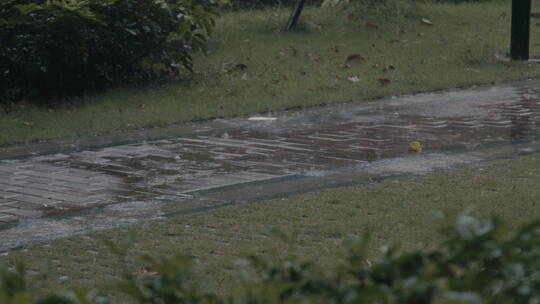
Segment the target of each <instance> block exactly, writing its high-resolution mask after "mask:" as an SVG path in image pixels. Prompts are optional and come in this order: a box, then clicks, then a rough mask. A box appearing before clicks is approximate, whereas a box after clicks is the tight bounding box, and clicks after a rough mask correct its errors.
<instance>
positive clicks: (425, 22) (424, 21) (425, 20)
mask: <svg viewBox="0 0 540 304" xmlns="http://www.w3.org/2000/svg"><path fill="white" fill-rule="evenodd" d="M421 21H422V24H426V25H433V22H431V20H429V19H428V18H422V19H421Z"/></svg>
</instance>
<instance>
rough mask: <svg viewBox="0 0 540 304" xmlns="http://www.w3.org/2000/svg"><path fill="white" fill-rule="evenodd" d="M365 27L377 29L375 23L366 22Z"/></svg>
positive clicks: (377, 25) (377, 26)
mask: <svg viewBox="0 0 540 304" xmlns="http://www.w3.org/2000/svg"><path fill="white" fill-rule="evenodd" d="M366 25H367V26H369V27H374V28H379V24H378V23H375V22H369V21H368V22H366Z"/></svg>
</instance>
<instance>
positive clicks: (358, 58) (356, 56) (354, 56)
mask: <svg viewBox="0 0 540 304" xmlns="http://www.w3.org/2000/svg"><path fill="white" fill-rule="evenodd" d="M364 60H365V58H364V57H362V56H361V55H360V54H350V55H349V56H347V59H346V60H345V63H349V62H351V61H364Z"/></svg>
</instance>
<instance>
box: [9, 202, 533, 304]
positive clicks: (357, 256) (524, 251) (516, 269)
mask: <svg viewBox="0 0 540 304" xmlns="http://www.w3.org/2000/svg"><path fill="white" fill-rule="evenodd" d="M443 232H444V233H445V235H446V236H447V238H446V240H445V241H444V242H442V243H441V244H440V245H439V246H438V247H436V248H433V249H429V250H427V249H426V250H415V251H409V252H404V251H401V250H399V247H398V246H389V247H386V248H383V249H382V256H381V257H380V259H379V260H378V261H374V262H371V261H369V260H368V258H367V248H368V244H369V237H368V236H366V237H363V238H359V239H353V240H349V241H348V243H347V248H348V249H347V253H346V255H345V258H344V259H343V260H342V262H341V263H340V266H338V267H336V268H335V269H333V270H332V271H328V270H323V269H320V268H319V267H318V266H317V263H316V261H312V262H305V261H299V260H298V259H294V258H291V259H288V260H284V261H283V260H277V259H275V258H273V257H272V256H266V255H254V256H251V257H249V258H248V259H246V263H245V264H246V265H247V266H248V267H247V268H246V269H245V271H243V272H242V273H243V274H244V275H245V278H244V279H245V282H244V283H243V284H244V287H245V288H244V289H243V290H244V291H243V292H241V293H239V294H237V295H233V296H229V297H221V296H218V295H216V294H213V293H209V292H201V291H200V290H201V289H200V288H198V287H197V284H196V283H195V282H193V280H192V279H191V278H190V272H189V262H190V261H189V259H188V258H186V257H184V256H173V257H170V258H162V259H154V258H151V257H146V261H147V262H148V265H150V266H148V267H145V268H144V272H143V273H142V274H139V275H134V274H130V273H128V272H126V274H125V276H124V277H125V278H124V279H123V280H122V282H120V283H119V284H118V291H120V292H121V293H123V294H125V295H127V296H129V297H130V298H131V299H132V300H133V301H134V302H136V303H400V304H402V303H415V304H422V303H468V304H473V303H539V302H540V220H537V221H534V222H530V223H528V224H525V225H523V226H521V227H520V228H519V229H516V230H510V229H509V228H508V227H507V226H506V225H505V224H504V223H503V222H501V221H500V220H498V219H497V218H492V219H489V220H481V219H478V218H477V217H475V216H473V215H471V212H469V211H467V212H464V213H463V214H461V215H459V216H458V217H457V219H456V220H455V221H454V223H453V224H452V225H448V227H447V228H446V229H445V230H444V231H443ZM111 244H112V243H111ZM111 244H110V246H112V247H114V245H111ZM113 250H115V252H117V253H119V254H120V255H123V254H125V253H126V250H125V249H118V248H116V249H115V248H113ZM239 281H241V280H240V279H239ZM30 290H31V289H30V288H28V286H26V283H25V273H24V267H23V265H22V264H19V265H18V266H16V267H15V268H14V269H12V270H6V269H3V270H1V271H0V303H2V304H7V303H10V304H11V303H20V304H25V303H109V300H107V298H106V297H102V296H98V293H96V292H89V291H84V290H72V291H70V292H68V293H65V294H58V295H52V296H49V297H47V298H43V299H39V300H36V299H33V297H32V295H31V293H30Z"/></svg>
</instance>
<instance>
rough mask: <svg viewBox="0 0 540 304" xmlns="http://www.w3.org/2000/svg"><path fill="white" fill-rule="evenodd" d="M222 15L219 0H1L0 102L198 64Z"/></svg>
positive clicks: (42, 97) (69, 92) (40, 98)
mask: <svg viewBox="0 0 540 304" xmlns="http://www.w3.org/2000/svg"><path fill="white" fill-rule="evenodd" d="M216 14H217V12H216V8H215V7H214V0H2V2H1V3H0V103H1V102H4V103H5V102H10V101H18V100H21V99H31V100H34V101H37V102H47V101H48V100H51V99H57V98H62V97H67V96H73V95H81V94H84V93H87V92H90V91H94V90H98V89H103V88H106V87H109V86H111V85H117V84H119V83H122V82H125V81H128V80H130V81H131V80H133V79H137V78H139V79H140V78H149V77H153V76H155V74H156V73H160V72H161V73H165V72H172V73H175V72H177V70H178V68H181V67H183V68H186V69H188V70H191V68H192V62H191V56H190V53H191V52H194V51H198V50H201V49H203V48H204V46H205V43H206V39H207V36H208V35H209V34H210V32H211V30H212V27H213V26H214V19H213V18H214V17H215V16H216Z"/></svg>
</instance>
